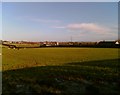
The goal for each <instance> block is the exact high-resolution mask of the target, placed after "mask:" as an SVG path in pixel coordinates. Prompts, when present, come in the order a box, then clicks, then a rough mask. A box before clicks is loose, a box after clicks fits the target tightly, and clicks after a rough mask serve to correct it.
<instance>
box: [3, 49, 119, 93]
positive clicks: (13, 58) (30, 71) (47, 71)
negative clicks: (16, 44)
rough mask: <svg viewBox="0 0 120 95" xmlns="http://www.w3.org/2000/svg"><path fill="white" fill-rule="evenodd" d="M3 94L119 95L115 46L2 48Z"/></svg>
mask: <svg viewBox="0 0 120 95" xmlns="http://www.w3.org/2000/svg"><path fill="white" fill-rule="evenodd" d="M2 61H3V64H2V69H3V71H2V72H3V95H4V94H5V95H6V94H8V95H9V94H10V93H17V94H18V93H19V95H21V93H22V95H26V94H27V95H29V94H30V95H33V94H37V93H39V94H41V95H42V94H43V95H48V94H51V95H53V94H55V95H56V94H62V95H63V94H65V95H67V94H71V95H75V94H76V95H78V94H79V95H80V94H84V95H86V94H87V95H88V94H89V95H96V94H101V95H102V94H114V95H118V94H119V90H118V88H119V85H120V80H119V76H118V75H119V66H120V65H119V64H118V61H119V56H118V49H117V48H28V49H20V50H15V49H8V48H3V49H2Z"/></svg>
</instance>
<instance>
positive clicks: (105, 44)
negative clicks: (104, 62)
mask: <svg viewBox="0 0 120 95" xmlns="http://www.w3.org/2000/svg"><path fill="white" fill-rule="evenodd" d="M97 45H98V46H100V47H117V46H118V45H119V42H118V41H100V42H98V44H97Z"/></svg>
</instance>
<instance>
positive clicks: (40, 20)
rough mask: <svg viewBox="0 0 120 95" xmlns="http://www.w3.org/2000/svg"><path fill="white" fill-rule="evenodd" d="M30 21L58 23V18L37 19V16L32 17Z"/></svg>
mask: <svg viewBox="0 0 120 95" xmlns="http://www.w3.org/2000/svg"><path fill="white" fill-rule="evenodd" d="M31 21H34V22H40V23H59V22H61V21H60V20H48V19H39V18H32V19H31Z"/></svg>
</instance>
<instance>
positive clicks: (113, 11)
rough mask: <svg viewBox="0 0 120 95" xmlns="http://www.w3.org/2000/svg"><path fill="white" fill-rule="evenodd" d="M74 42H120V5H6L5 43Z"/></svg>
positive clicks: (3, 29) (3, 19) (3, 22)
mask: <svg viewBox="0 0 120 95" xmlns="http://www.w3.org/2000/svg"><path fill="white" fill-rule="evenodd" d="M0 6H1V5H0ZM71 38H72V41H100V40H116V39H117V38H118V3H117V2H111V3H110V2H84V3H83V2H79V3H75V2H66V3H65V2H59V3H57V2H56V3H55V2H45V3H43V2H26V3H25V2H19V3H18V2H4V3H2V39H3V40H10V41H21V40H22V41H71Z"/></svg>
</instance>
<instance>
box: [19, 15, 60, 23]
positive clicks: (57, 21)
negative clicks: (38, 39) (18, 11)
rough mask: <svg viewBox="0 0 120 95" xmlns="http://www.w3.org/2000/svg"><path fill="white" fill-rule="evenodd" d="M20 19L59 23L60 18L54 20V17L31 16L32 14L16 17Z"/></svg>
mask: <svg viewBox="0 0 120 95" xmlns="http://www.w3.org/2000/svg"><path fill="white" fill-rule="evenodd" d="M18 18H19V19H20V20H21V19H24V20H27V21H32V22H38V23H60V22H61V21H60V20H55V19H41V18H38V17H32V16H20V17H18Z"/></svg>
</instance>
